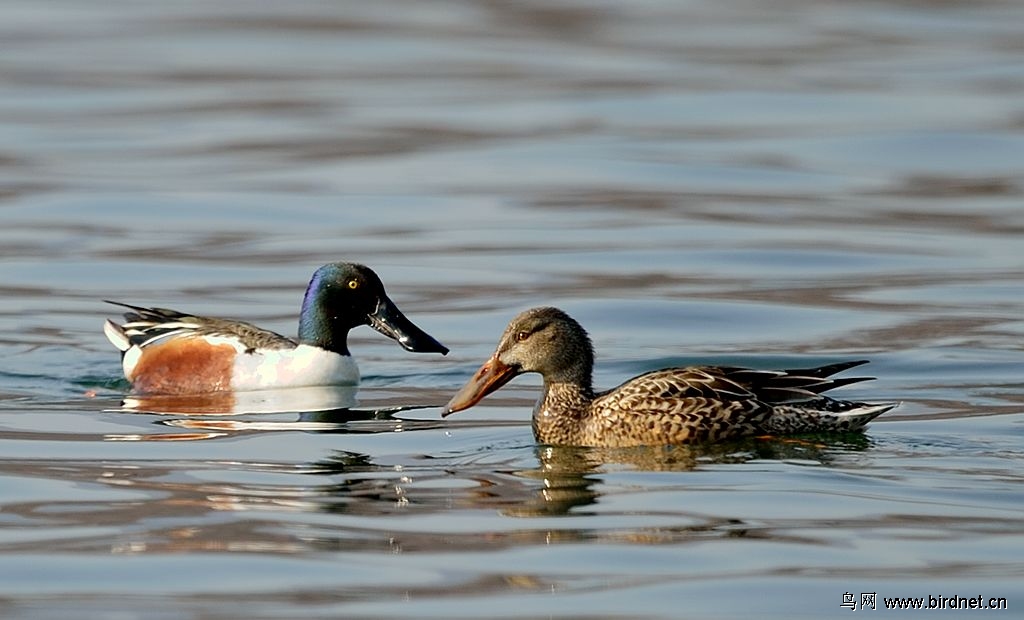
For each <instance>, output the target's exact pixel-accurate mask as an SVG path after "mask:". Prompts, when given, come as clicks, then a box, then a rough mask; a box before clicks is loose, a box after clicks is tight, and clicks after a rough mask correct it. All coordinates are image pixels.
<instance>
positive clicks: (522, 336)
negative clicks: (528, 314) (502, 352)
mask: <svg viewBox="0 0 1024 620" xmlns="http://www.w3.org/2000/svg"><path fill="white" fill-rule="evenodd" d="M529 337H530V332H516V342H522V341H524V340H526V339H527V338H529Z"/></svg>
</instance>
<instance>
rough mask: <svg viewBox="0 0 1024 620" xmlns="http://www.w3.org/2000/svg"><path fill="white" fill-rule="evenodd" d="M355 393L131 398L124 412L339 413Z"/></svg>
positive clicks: (332, 389)
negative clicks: (336, 411)
mask: <svg viewBox="0 0 1024 620" xmlns="http://www.w3.org/2000/svg"><path fill="white" fill-rule="evenodd" d="M356 391H357V388H356V387H354V386H312V387H301V388H291V389H285V390H260V391H253V392H216V393H211V394H190V395H159V396H130V397H127V398H125V399H124V401H123V402H122V405H121V408H122V410H124V411H127V412H135V413H155V414H184V415H240V414H245V413H282V412H289V411H325V410H339V409H347V408H349V407H353V406H355V404H356V402H357V401H356Z"/></svg>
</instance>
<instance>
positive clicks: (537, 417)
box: [445, 308, 896, 447]
mask: <svg viewBox="0 0 1024 620" xmlns="http://www.w3.org/2000/svg"><path fill="white" fill-rule="evenodd" d="M865 363H867V362H866V361H863V360H861V361H855V362H844V363H839V364H832V365H829V366H822V367H820V368H806V369H795V370H752V369H748V368H735V367H726V366H699V367H689V368H666V369H663V370H655V371H653V372H649V373H646V374H643V375H640V376H638V377H635V378H633V379H630V380H629V381H627V382H625V383H623V384H622V385H620V386H618V387H616V388H613V389H611V390H607V391H605V392H600V393H598V392H595V391H594V389H593V387H592V385H591V377H592V374H593V365H594V351H593V346H592V345H591V343H590V338H589V337H588V336H587V332H586V331H585V330H584V329H583V327H581V326H580V324H579V323H577V322H576V321H575V320H574V319H573V318H571V317H570V316H569V315H567V314H566V313H565V312H563V311H561V310H559V309H557V308H534V309H532V310H527V311H526V312H523V313H522V314H520V315H519V316H517V317H516V318H514V319H513V320H512V322H511V323H510V324H509V326H508V328H506V330H505V333H504V334H503V335H502V338H501V340H500V342H499V343H498V347H497V350H496V351H495V352H494V354H493V355H492V356H491V358H490V359H489V360H488V361H487V362H486V363H484V365H483V366H482V367H481V368H480V370H479V371H477V373H476V375H474V377H473V379H471V380H470V381H469V382H468V383H467V384H466V385H465V386H464V387H463V388H462V389H461V390H460V391H459V392H458V393H457V394H456V395H455V396H454V397H453V398H452V400H451V402H449V403H448V405H447V407H446V408H445V415H448V414H450V413H454V412H456V411H461V410H463V409H466V408H468V407H471V406H473V405H474V404H476V403H477V402H479V401H480V400H481V399H482V398H483V397H484V396H486V395H487V394H489V393H490V392H493V391H494V390H497V389H498V388H500V387H501V386H502V385H504V384H505V383H507V382H508V381H509V380H511V379H512V378H513V377H515V376H516V375H519V374H522V373H526V372H537V373H540V374H541V375H542V376H543V377H544V393H543V395H542V396H541V398H540V400H539V401H538V402H537V406H536V407H535V409H534V412H533V431H534V435H535V436H536V438H537V440H538V441H540V442H543V443H548V444H559V445H580V446H600V447H621V446H636V445H658V444H683V443H694V442H707V441H721V440H725V439H731V438H738V437H746V436H750V435H756V434H792V433H808V432H821V431H851V430H859V429H861V428H863V427H864V426H865V425H866V424H867V423H868V422H869V421H871V420H872V419H874V418H875V417H877V416H878V415H881V414H882V413H884V412H885V411H888V410H889V409H892V408H893V407H895V406H896V403H880V404H866V403H860V402H853V401H842V400H836V399H833V398H829V397H827V396H823V395H822V392H825V391H827V390H830V389H832V388H835V387H839V386H841V385H847V384H850V383H855V382H858V381H865V380H867V378H866V377H854V378H841V379H830V378H829V377H830V376H831V375H833V374H836V373H838V372H840V371H843V370H846V369H848V368H853V367H855V366H859V365H861V364H865Z"/></svg>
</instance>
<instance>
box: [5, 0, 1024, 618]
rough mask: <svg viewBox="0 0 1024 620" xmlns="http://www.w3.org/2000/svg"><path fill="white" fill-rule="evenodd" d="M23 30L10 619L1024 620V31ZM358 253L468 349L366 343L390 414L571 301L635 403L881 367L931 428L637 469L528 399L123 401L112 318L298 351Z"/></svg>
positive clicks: (478, 22) (11, 356) (8, 438)
mask: <svg viewBox="0 0 1024 620" xmlns="http://www.w3.org/2000/svg"><path fill="white" fill-rule="evenodd" d="M2 9H3V16H4V18H3V20H0V616H3V617H4V618H32V619H36V618H56V617H61V618H65V617H75V618H118V619H125V618H127V619H134V618H139V619H143V618H145V619H150V618H156V619H160V620H162V619H173V620H177V619H197V620H198V619H204V620H206V619H222V618H225V619H226V618H241V617H244V618H327V617H346V616H347V617H379V618H398V617H423V618H477V617H491V618H534V617H543V618H636V617H644V618H679V617H692V618H713V617H727V618H732V617H737V618H745V617H751V616H753V615H755V614H756V615H759V616H763V617H769V618H776V617H780V618H781V617H801V616H804V617H815V618H820V617H826V616H834V615H838V614H847V613H848V610H847V609H846V608H843V607H841V604H842V603H843V600H844V599H843V595H844V593H847V592H848V593H850V594H851V595H852V596H853V597H854V598H855V599H856V601H857V603H858V604H859V603H860V594H861V593H870V592H874V593H877V606H878V607H879V609H881V608H882V607H884V603H883V600H882V599H883V597H925V599H926V603H927V597H928V596H934V597H939V596H942V597H949V596H962V597H977V596H982V597H983V598H984V600H985V602H986V603H987V602H988V601H989V599H990V598H998V597H1005V598H1006V602H1007V605H1008V610H1007V611H1003V612H979V611H976V610H966V611H959V612H957V611H953V612H951V611H948V610H946V611H944V612H941V614H940V615H943V616H944V617H961V616H962V617H975V616H976V615H979V614H981V615H992V616H994V617H1012V616H1018V615H1019V614H1020V613H1021V612H1020V609H1022V608H1024V585H1022V584H1024V559H1022V558H1024V511H1022V508H1024V490H1022V489H1024V484H1022V483H1024V473H1022V471H1024V44H1022V41H1024V5H1022V4H1021V3H1017V2H1002V1H997V0H993V1H978V0H971V1H969V2H968V1H966V0H964V1H958V0H948V1H944V2H914V1H909V0H906V1H879V2H830V1H826V2H815V1H810V0H781V1H779V2H755V1H752V0H751V1H743V0H725V1H721V2H672V1H669V0H650V1H645V2H628V3H622V2H594V3H577V2H569V1H554V2H529V3H527V2H508V3H505V2H454V1H453V2H431V3H422V2H406V1H397V0H390V1H384V2H374V3H368V2H367V3H360V2H316V1H312V0H309V1H301V2H288V3H277V4H276V5H273V6H272V5H268V4H266V3H253V2H236V1H231V0H217V1H213V2H183V3H165V2H140V1H123V2H107V3H83V2H77V1H74V2H72V1H70V0H67V1H64V2H60V1H56V2H46V3H40V2H34V1H30V0H6V1H5V2H3V3H2ZM341 259H348V260H358V261H361V262H365V263H367V264H369V265H371V266H372V267H374V268H375V269H376V270H377V271H378V273H380V275H381V276H382V278H383V280H384V281H385V283H386V285H387V287H388V290H389V292H390V294H391V296H392V297H393V298H394V299H395V301H396V302H397V303H398V305H399V306H401V307H402V309H403V310H404V311H405V312H406V313H407V314H408V315H409V316H410V317H411V318H412V319H413V320H414V321H416V322H417V323H418V324H420V325H421V326H422V327H424V328H425V329H427V330H428V331H429V332H431V333H432V334H434V335H435V336H437V337H438V338H439V339H440V340H442V341H443V342H445V343H446V344H447V345H448V346H450V347H451V348H452V353H451V354H449V355H448V356H447V357H444V358H442V357H439V356H436V355H413V354H408V353H405V352H404V351H402V350H401V349H400V348H399V347H397V346H395V345H394V344H393V343H391V342H390V341H387V340H385V339H384V338H382V337H380V336H378V335H377V334H376V333H374V332H372V331H370V330H369V329H365V328H363V329H361V330H359V331H357V332H355V333H354V334H353V343H352V348H353V350H354V352H355V354H356V356H357V358H358V359H359V361H360V364H361V368H362V371H363V373H364V383H363V385H362V387H361V388H360V390H359V391H358V393H356V394H351V393H348V394H340V395H339V397H340V398H343V399H349V400H357V401H358V403H357V407H359V408H362V409H376V408H381V407H390V406H397V405H403V404H413V403H421V404H440V403H443V402H445V400H446V399H447V398H448V396H450V395H451V393H452V392H453V391H454V390H455V389H456V388H457V387H459V386H460V385H461V384H462V383H463V382H464V381H465V380H466V379H467V378H468V377H469V376H470V374H471V373H472V372H473V370H474V369H475V368H476V366H477V365H478V364H479V363H480V362H482V361H483V359H485V357H486V356H487V355H488V354H489V353H490V351H491V348H492V347H493V345H494V344H495V342H496V340H497V337H498V335H499V334H500V332H501V330H502V329H503V328H504V325H505V323H506V322H507V321H508V319H509V318H511V316H512V315H514V314H515V313H516V312H518V311H520V310H522V309H524V308H526V307H530V306H533V305H540V304H553V305H559V306H562V307H564V308H565V309H566V310H568V311H569V312H570V313H572V314H573V315H574V316H576V317H577V318H578V319H579V320H580V321H581V322H582V323H583V324H584V325H585V326H587V327H588V328H589V330H590V332H591V334H592V336H593V339H594V341H595V344H596V346H597V348H598V368H597V384H598V385H599V386H604V387H607V386H611V385H614V384H616V383H617V382H619V381H621V380H623V379H625V378H627V377H629V376H632V375H633V374H636V373H639V372H642V371H644V370H647V369H651V368H655V367H658V366H663V365H668V364H684V363H700V362H727V363H731V364H745V365H752V366H757V367H778V366H805V365H811V364H819V363H827V362H831V361H838V360H843V359H858V358H869V359H871V360H872V364H870V365H869V366H867V367H866V372H868V373H869V374H871V375H873V376H876V377H878V379H877V380H876V381H874V382H870V383H864V384H858V385H856V386H851V387H849V388H844V390H843V392H844V393H845V395H846V396H849V397H851V398H858V399H864V400H891V399H896V400H901V401H903V405H902V406H901V407H900V408H899V409H897V410H895V411H894V412H892V413H889V414H886V415H885V416H883V417H882V418H881V419H879V420H878V421H877V422H876V423H874V424H872V425H871V426H870V427H869V429H868V431H867V433H866V434H865V435H863V436H843V437H836V438H818V439H815V440H813V441H801V442H792V441H774V440H756V441H749V442H743V443H739V444H729V445H724V446H717V447H708V448H692V449H682V448H674V449H669V448H665V449H662V448H658V449H641V450H630V451H618V452H615V451H599V450H569V449H552V448H546V447H542V446H538V445H537V444H536V443H535V442H534V440H533V437H532V435H531V431H530V426H529V411H530V408H531V405H532V401H533V398H534V397H535V396H536V393H537V386H538V385H539V382H538V380H537V379H536V377H524V378H521V379H518V380H517V381H516V382H514V383H513V384H512V385H510V386H509V387H508V388H506V389H505V390H503V391H502V392H500V393H499V394H496V395H494V396H493V397H491V398H489V399H488V400H486V401H484V403H482V404H481V405H480V406H478V407H476V408H473V409H471V410H469V411H466V412H464V413H460V414H458V415H456V416H453V417H451V418H449V419H447V420H444V421H442V420H441V419H440V415H439V411H438V409H436V408H427V409H418V410H411V411H405V412H403V413H399V414H397V416H395V418H393V419H387V418H383V419H356V420H349V419H348V418H345V417H343V416H340V415H338V414H315V413H311V412H310V411H304V410H306V409H313V408H315V407H308V406H307V405H305V404H304V403H303V404H295V406H294V407H293V409H296V411H293V412H288V413H249V414H245V415H223V414H220V413H218V412H217V410H216V409H217V408H216V407H210V408H208V409H206V410H205V411H204V412H203V413H201V414H196V415H187V414H185V413H180V412H179V413H174V412H173V410H174V408H173V407H171V408H167V410H161V411H159V412H152V413H141V412H137V411H132V410H129V409H126V408H123V407H122V406H121V400H122V397H123V396H124V394H125V391H126V389H127V386H126V385H125V383H124V382H123V380H122V379H121V378H120V375H119V373H120V369H119V365H118V362H117V355H116V351H114V349H113V348H112V347H110V345H109V344H108V343H107V342H106V341H105V339H104V337H103V335H102V332H101V330H100V326H101V324H102V321H103V319H104V318H106V317H108V316H115V315H116V312H115V311H114V309H112V308H110V307H106V306H104V304H102V302H101V300H102V299H107V298H109V299H119V300H124V301H128V302H133V303H139V304H149V305H159V306H168V307H174V308H179V309H182V310H187V311H192V312H200V313H208V314H219V315H225V316H232V317H238V318H243V319H247V320H250V321H254V322H258V323H260V324H263V325H265V326H267V327H270V328H273V329H276V330H277V331H280V332H283V333H286V334H293V333H294V331H295V327H296V325H295V323H296V315H297V311H298V305H299V303H300V300H301V295H302V291H303V288H304V286H305V283H306V281H307V280H308V278H309V275H310V274H311V273H312V271H313V269H314V268H316V267H317V266H318V265H320V264H322V263H325V262H329V261H334V260H341ZM296 398H297V397H296ZM286 401H287V398H286ZM292 402H295V401H292ZM350 404H351V403H350ZM141 408H142V409H146V407H145V406H143V407H141ZM149 409H154V407H149ZM156 409H159V408H156ZM179 410H180V408H179ZM880 613H891V614H897V613H899V612H880ZM910 613H915V612H910ZM916 613H921V612H916Z"/></svg>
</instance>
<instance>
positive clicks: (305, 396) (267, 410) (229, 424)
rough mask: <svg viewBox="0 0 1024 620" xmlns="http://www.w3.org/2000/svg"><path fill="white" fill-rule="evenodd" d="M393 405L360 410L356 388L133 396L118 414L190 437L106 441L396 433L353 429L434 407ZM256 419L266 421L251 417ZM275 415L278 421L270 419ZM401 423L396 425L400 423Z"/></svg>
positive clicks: (132, 437) (147, 435)
mask: <svg viewBox="0 0 1024 620" xmlns="http://www.w3.org/2000/svg"><path fill="white" fill-rule="evenodd" d="M393 402H394V400H393V399H392V400H387V401H385V402H382V403H378V404H370V405H368V406H363V407H357V404H358V400H357V399H356V388H355V387H347V386H340V387H304V388H293V389H284V390H265V391H255V392H222V393H214V394H200V395H185V396H177V395H162V396H131V397H128V398H126V399H125V400H124V401H123V402H122V404H121V407H120V408H119V409H116V410H115V411H117V412H119V413H130V414H148V415H158V416H161V419H159V420H158V421H157V423H158V424H160V425H162V426H170V427H174V428H179V429H185V431H186V432H164V433H130V434H127V433H126V434H110V435H107V436H106V437H105V438H106V439H107V440H108V441H194V440H201V439H214V438H217V437H223V436H226V435H229V434H232V433H237V432H243V431H250V432H251V431H305V432H351V433H357V432H383V431H389V430H394V429H393V428H379V427H375V428H372V429H362V430H360V429H354V428H350V427H349V426H348V424H349V423H350V422H354V421H360V420H392V419H393V416H394V414H396V413H398V412H401V411H408V410H413V409H422V408H426V407H430V406H432V405H406V404H391V403H393ZM251 415H258V416H261V417H256V418H252V417H249V416H251ZM270 415H275V416H276V417H268V416H270ZM282 415H283V416H286V418H282V417H281V416H282ZM400 423H401V422H399V421H395V424H400ZM437 425H438V423H434V424H433V426H437Z"/></svg>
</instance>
